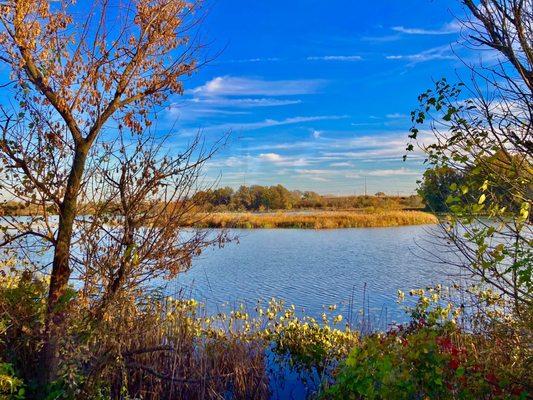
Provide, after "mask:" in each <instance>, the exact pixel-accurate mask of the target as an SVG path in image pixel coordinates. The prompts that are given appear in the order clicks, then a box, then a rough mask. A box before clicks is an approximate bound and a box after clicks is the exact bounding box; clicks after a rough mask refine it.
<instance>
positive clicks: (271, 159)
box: [258, 153, 309, 167]
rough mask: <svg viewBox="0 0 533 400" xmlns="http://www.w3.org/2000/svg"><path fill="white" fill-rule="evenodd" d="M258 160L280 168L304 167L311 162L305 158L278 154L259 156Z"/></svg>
mask: <svg viewBox="0 0 533 400" xmlns="http://www.w3.org/2000/svg"><path fill="white" fill-rule="evenodd" d="M258 159H259V160H260V161H264V162H267V163H272V164H275V165H277V166H280V167H303V166H306V165H308V164H309V161H308V160H306V159H305V158H304V157H285V156H281V155H279V154H277V153H263V154H259V156H258Z"/></svg>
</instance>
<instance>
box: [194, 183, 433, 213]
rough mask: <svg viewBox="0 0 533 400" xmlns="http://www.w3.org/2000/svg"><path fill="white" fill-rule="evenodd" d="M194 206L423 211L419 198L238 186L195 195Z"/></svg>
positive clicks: (233, 208) (249, 208)
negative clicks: (324, 193)
mask: <svg viewBox="0 0 533 400" xmlns="http://www.w3.org/2000/svg"><path fill="white" fill-rule="evenodd" d="M192 200H193V202H194V203H195V204H197V205H199V206H200V207H202V208H204V209H206V210H209V211H212V210H215V211H269V210H299V209H325V210H327V209H330V210H340V209H342V210H348V209H361V208H379V209H387V210H398V209H406V208H408V209H411V208H412V209H415V208H422V207H423V206H424V204H423V203H422V199H421V198H420V197H419V196H416V195H412V196H404V197H400V196H387V195H386V194H385V193H382V192H379V193H376V194H375V195H374V196H324V195H320V194H318V193H316V192H312V191H300V190H292V191H291V190H288V189H287V188H285V187H284V186H282V185H276V186H259V185H253V186H241V187H240V188H239V189H237V190H234V189H232V188H230V187H223V188H219V189H212V190H207V191H201V192H198V193H196V194H195V195H194V196H193V198H192Z"/></svg>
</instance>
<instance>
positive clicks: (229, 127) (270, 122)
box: [181, 115, 346, 136]
mask: <svg viewBox="0 0 533 400" xmlns="http://www.w3.org/2000/svg"><path fill="white" fill-rule="evenodd" d="M342 118H346V116H345V115H317V116H308V117H291V118H285V119H282V120H275V119H265V120H263V121H258V122H243V123H238V122H235V123H227V124H220V125H211V126H207V127H204V128H200V131H202V132H204V133H205V132H217V131H218V132H225V131H252V130H256V129H262V128H269V127H274V126H283V125H293V124H300V123H306V122H314V121H326V120H337V119H342ZM197 132H198V130H197V129H187V130H182V131H181V135H182V136H195V135H196V134H197Z"/></svg>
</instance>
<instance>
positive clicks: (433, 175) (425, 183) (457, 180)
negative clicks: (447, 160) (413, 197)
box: [418, 166, 462, 213]
mask: <svg viewBox="0 0 533 400" xmlns="http://www.w3.org/2000/svg"><path fill="white" fill-rule="evenodd" d="M461 182H462V174H461V173H460V172H459V171H457V170H455V169H453V168H450V167H446V166H444V167H435V168H429V169H427V170H426V171H425V172H424V175H423V178H422V181H421V183H420V186H419V188H418V194H419V195H420V197H422V199H423V200H424V203H425V205H426V208H427V209H428V210H431V211H433V212H437V213H441V212H446V211H449V208H448V204H447V203H446V200H447V199H448V196H450V194H452V193H453V187H457V185H461ZM452 185H454V186H452Z"/></svg>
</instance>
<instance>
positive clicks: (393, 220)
mask: <svg viewBox="0 0 533 400" xmlns="http://www.w3.org/2000/svg"><path fill="white" fill-rule="evenodd" d="M437 222H438V220H437V218H436V217H435V216H434V215H432V214H428V213H425V212H422V211H379V210H377V211H373V212H370V211H311V212H293V213H287V212H285V213H284V212H278V213H230V212H227V213H209V214H204V215H201V214H200V215H196V216H195V219H190V220H185V222H184V225H185V226H194V227H200V228H242V229H254V228H303V229H338V228H376V227H391V226H404V225H424V224H436V223H437Z"/></svg>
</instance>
